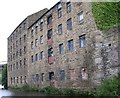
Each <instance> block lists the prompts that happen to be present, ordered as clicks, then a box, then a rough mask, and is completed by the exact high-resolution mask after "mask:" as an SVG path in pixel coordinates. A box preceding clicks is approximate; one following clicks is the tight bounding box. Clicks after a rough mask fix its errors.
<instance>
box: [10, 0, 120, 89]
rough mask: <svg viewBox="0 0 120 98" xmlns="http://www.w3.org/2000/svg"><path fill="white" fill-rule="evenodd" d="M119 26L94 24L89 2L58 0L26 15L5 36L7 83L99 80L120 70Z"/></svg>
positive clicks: (70, 84)
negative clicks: (102, 26) (106, 27)
mask: <svg viewBox="0 0 120 98" xmlns="http://www.w3.org/2000/svg"><path fill="white" fill-rule="evenodd" d="M118 28H119V27H114V28H112V29H110V30H107V31H100V30H98V29H97V27H96V24H95V21H94V17H93V14H92V9H91V3H90V2H71V1H66V2H62V1H60V2H58V3H57V4H55V5H54V6H53V7H52V8H50V9H49V10H47V9H44V10H41V11H39V12H37V13H35V14H33V15H30V16H28V17H27V18H26V19H25V20H24V21H23V22H22V23H21V24H20V25H19V26H18V27H17V28H16V29H15V30H14V31H13V33H12V34H11V35H10V36H9V38H8V85H9V86H16V85H18V86H21V85H24V84H29V85H31V86H36V87H45V86H49V85H52V86H55V87H58V88H59V87H80V88H81V89H82V88H90V87H94V86H96V85H98V84H99V83H101V81H102V80H103V79H104V78H109V77H110V76H113V75H117V73H118V72H119V67H120V66H119V65H120V62H118V61H119V60H118V59H119V55H118V53H119V50H120V49H119V47H118V46H119V45H118V44H119V43H118V42H119V39H118V34H119V33H118Z"/></svg>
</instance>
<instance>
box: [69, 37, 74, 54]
mask: <svg viewBox="0 0 120 98" xmlns="http://www.w3.org/2000/svg"><path fill="white" fill-rule="evenodd" d="M68 50H69V51H71V52H72V51H74V41H73V39H71V40H69V41H68Z"/></svg>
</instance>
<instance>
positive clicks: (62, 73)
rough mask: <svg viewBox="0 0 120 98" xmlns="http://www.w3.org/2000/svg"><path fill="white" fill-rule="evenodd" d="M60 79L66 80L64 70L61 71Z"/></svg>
mask: <svg viewBox="0 0 120 98" xmlns="http://www.w3.org/2000/svg"><path fill="white" fill-rule="evenodd" d="M60 80H61V81H62V80H65V71H64V70H61V71H60Z"/></svg>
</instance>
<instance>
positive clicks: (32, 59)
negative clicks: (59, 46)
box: [31, 51, 44, 63]
mask: <svg viewBox="0 0 120 98" xmlns="http://www.w3.org/2000/svg"><path fill="white" fill-rule="evenodd" d="M43 58H44V52H43V51H41V52H40V53H36V54H35V58H34V55H32V56H31V61H32V63H33V62H34V61H38V60H42V59H43Z"/></svg>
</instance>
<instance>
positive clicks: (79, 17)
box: [31, 12, 83, 39]
mask: <svg viewBox="0 0 120 98" xmlns="http://www.w3.org/2000/svg"><path fill="white" fill-rule="evenodd" d="M50 19H51V18H50ZM78 20H79V21H78V22H79V24H80V23H83V12H80V13H79V14H78ZM51 21H52V20H51ZM51 21H50V20H49V22H50V23H51ZM42 25H43V22H42ZM37 27H38V26H37ZM37 27H36V28H35V31H36V32H37V31H38V30H37ZM42 29H43V26H42ZM67 30H72V18H69V19H68V20H67ZM58 34H62V24H59V25H58ZM33 35H34V30H33V29H32V31H31V37H33ZM47 36H48V39H50V36H52V29H50V30H48V34H47Z"/></svg>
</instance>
